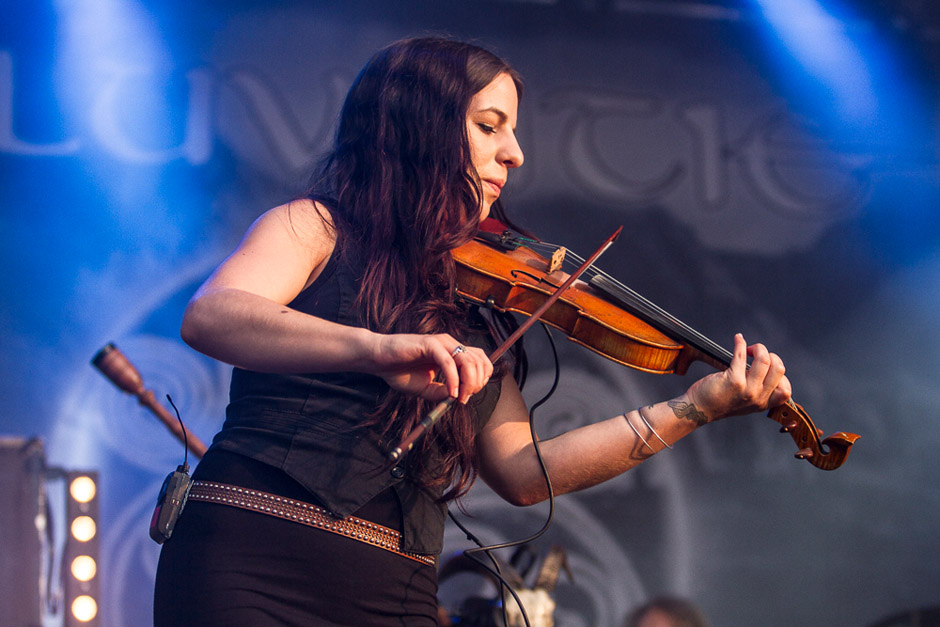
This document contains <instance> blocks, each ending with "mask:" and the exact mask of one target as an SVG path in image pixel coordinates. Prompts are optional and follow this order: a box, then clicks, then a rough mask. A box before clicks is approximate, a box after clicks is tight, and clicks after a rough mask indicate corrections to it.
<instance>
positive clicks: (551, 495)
mask: <svg viewBox="0 0 940 627" xmlns="http://www.w3.org/2000/svg"><path fill="white" fill-rule="evenodd" d="M539 324H540V325H541V326H542V329H543V330H544V331H545V334H546V335H547V336H548V343H549V346H550V347H551V349H552V356H553V358H554V363H555V378H554V380H553V381H552V387H551V389H550V390H549V391H548V392H547V393H546V394H545V395H544V396H543V397H542V398H540V399H539V400H538V401H536V402H535V403H533V404H532V407H531V408H530V409H529V433H530V434H531V436H532V445H533V447H534V449H535V455H536V457H537V458H538V460H539V467H540V468H541V470H542V476H543V477H544V478H545V487H546V489H547V491H548V517H547V518H546V520H545V523H544V524H543V525H542V528H541V529H539V530H538V531H537V532H535V533H534V534H533V535H531V536H530V537H528V538H524V539H522V540H513V541H510V542H504V543H502V544H493V545H489V546H483V544H482V543H481V542H480V540H479V539H477V538H476V537H475V536H473V534H471V533H470V532H469V531H468V530H467V528H466V527H465V526H464V525H462V524H461V523H460V521H458V520H457V518H456V517H455V516H454V514H453V512H451V511H450V510H449V509H448V510H447V514H448V516H449V517H450V519H451V520H453V521H454V523H455V524H456V525H457V526H458V527H459V528H460V530H461V531H463V532H464V534H466V536H467V539H468V540H470V541H471V542H473V543H474V544H476V545H477V548H475V549H466V550H465V551H464V552H463V554H464V555H465V556H466V557H468V558H469V559H472V560H473V561H474V562H476V563H477V564H479V565H480V567H482V568H483V569H484V570H486V571H487V572H489V573H490V574H492V575H493V576H494V577H496V579H497V580H498V581H499V582H500V601H501V603H502V607H503V622H504V624H508V622H509V620H508V617H507V615H506V603H505V590H507V589H508V590H509V592H510V594H511V595H512V597H513V599H515V601H516V603H517V604H518V605H519V609H520V611H521V612H522V619H523V621H525V624H526V627H530V623H529V617H528V615H527V614H526V611H525V607H523V605H522V602H521V601H520V599H519V596H518V595H517V594H516V592H515V590H513V589H512V586H510V585H509V583H508V582H507V581H506V579H505V578H504V577H503V576H502V574H501V572H500V570H499V562H498V561H497V560H496V558H495V557H494V556H493V555H492V553H491V552H492V551H495V550H497V549H505V548H510V547H514V546H520V545H523V544H527V543H529V542H534V541H535V540H537V539H538V538H540V537H541V536H542V535H544V534H545V532H546V531H548V528H549V527H550V526H551V524H552V520H553V518H554V516H555V492H554V489H553V488H552V480H551V477H550V476H549V474H548V467H547V466H546V465H545V460H544V458H543V457H542V450H541V447H540V446H539V438H538V434H537V433H536V431H535V410H536V409H538V408H539V407H541V406H542V405H544V404H545V403H546V402H548V400H549V399H550V398H551V397H552V396H553V395H554V394H555V390H557V389H558V382H559V381H560V380H561V361H560V360H559V359H558V350H557V348H556V346H555V340H554V338H553V337H552V334H551V330H550V329H549V327H548V325H546V324H545V323H544V322H540V323H539ZM477 553H484V554H485V555H486V556H487V557H488V558H489V560H490V561H491V562H493V564H494V566H495V569H493V568H490V567H489V566H488V565H487V564H486V563H485V561H484V560H483V559H482V558H480V557H479V556H477Z"/></svg>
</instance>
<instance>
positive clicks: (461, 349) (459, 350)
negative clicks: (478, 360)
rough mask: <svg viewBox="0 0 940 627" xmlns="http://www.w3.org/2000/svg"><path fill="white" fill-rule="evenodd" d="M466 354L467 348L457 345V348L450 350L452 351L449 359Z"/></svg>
mask: <svg viewBox="0 0 940 627" xmlns="http://www.w3.org/2000/svg"><path fill="white" fill-rule="evenodd" d="M466 352H467V347H466V346H464V345H463V344H458V345H457V348H455V349H454V350H452V351H451V352H450V356H451V357H456V356H457V355H459V354H460V353H466Z"/></svg>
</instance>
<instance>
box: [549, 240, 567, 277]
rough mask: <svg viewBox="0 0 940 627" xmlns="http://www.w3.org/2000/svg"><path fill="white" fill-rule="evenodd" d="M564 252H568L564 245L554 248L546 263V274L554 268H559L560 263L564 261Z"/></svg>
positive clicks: (554, 269) (553, 270)
mask: <svg viewBox="0 0 940 627" xmlns="http://www.w3.org/2000/svg"><path fill="white" fill-rule="evenodd" d="M566 254H568V251H567V250H566V249H565V247H564V246H559V247H558V248H557V249H555V252H553V253H552V259H551V261H549V263H548V274H551V273H552V272H555V271H556V270H561V264H562V263H564V261H565V255H566Z"/></svg>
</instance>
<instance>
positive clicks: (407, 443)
mask: <svg viewBox="0 0 940 627" xmlns="http://www.w3.org/2000/svg"><path fill="white" fill-rule="evenodd" d="M622 230H623V227H622V226H620V227H618V228H617V230H616V231H614V232H613V234H612V235H611V236H610V237H608V238H607V239H606V240H605V241H604V243H603V244H601V245H600V247H599V248H598V249H597V250H596V251H594V254H592V255H591V256H590V257H588V258H587V260H586V261H585V262H584V263H582V264H581V266H580V267H579V268H578V269H577V270H575V271H574V272H573V273H572V274H571V275H570V276H569V277H568V278H567V279H566V280H565V282H564V283H562V284H561V285H560V286H559V287H558V289H556V290H555V291H554V292H552V294H551V295H550V296H549V297H548V298H547V299H545V302H544V303H542V304H541V305H539V307H538V309H536V310H535V311H534V312H532V315H531V316H530V317H529V318H527V319H526V320H525V321H524V322H523V323H522V324H521V325H519V328H517V329H516V330H515V331H514V332H513V333H512V335H510V336H509V337H507V338H506V339H505V340H504V341H503V343H502V344H500V345H499V346H498V347H497V348H496V350H494V351H493V352H492V353H490V356H489V358H490V361H491V362H493V363H494V364H495V363H496V360H498V359H499V358H500V357H502V356H503V355H504V354H505V353H506V351H508V350H509V349H510V348H512V345H513V344H515V343H516V342H517V341H518V340H519V338H520V337H522V335H523V334H524V333H525V332H526V331H528V330H529V328H530V327H531V326H532V325H533V324H535V323H536V322H538V320H539V318H541V317H542V314H544V313H545V312H546V311H547V310H548V308H549V307H551V306H552V304H554V302H555V301H556V300H558V299H559V298H560V297H561V295H562V294H564V293H565V291H566V290H567V289H568V288H569V287H571V285H572V284H573V283H574V282H575V281H577V280H578V278H579V277H580V276H581V275H582V274H584V272H585V271H586V270H587V269H588V268H590V267H591V266H592V265H593V264H594V262H595V261H597V259H598V257H600V256H601V255H602V254H603V253H604V252H605V251H606V250H607V249H608V248H610V246H611V245H612V244H613V243H614V242H615V241H617V238H618V237H620V232H621V231H622ZM453 404H454V399H453V398H452V397H447V398H446V399H444V400H443V401H441V402H440V403H438V404H437V406H436V407H435V408H434V409H432V410H431V411H430V412H428V414H427V415H426V416H425V417H424V419H423V420H422V421H421V422H420V423H418V425H417V426H416V427H415V428H414V429H412V431H411V433H409V434H408V435H407V436H406V437H405V439H403V440H402V441H401V443H400V444H399V445H398V446H396V447H395V448H393V449H392V450H391V451H389V453H388V458H389V460H391V461H393V462H397V461H398V460H400V459H401V458H402V457H403V456H404V455H405V453H407V452H408V451H410V450H411V449H412V448H413V447H414V445H415V443H416V442H417V441H418V440H419V439H420V438H421V436H423V435H424V434H425V433H426V432H427V430H428V429H430V428H431V427H432V426H434V424H435V423H436V422H437V421H438V420H440V418H441V416H443V415H444V412H446V411H447V410H448V408H450V406H451V405H453Z"/></svg>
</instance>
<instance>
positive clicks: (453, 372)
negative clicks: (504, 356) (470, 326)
mask: <svg viewBox="0 0 940 627" xmlns="http://www.w3.org/2000/svg"><path fill="white" fill-rule="evenodd" d="M376 338H377V339H376V342H375V346H374V348H373V352H372V362H373V368H371V372H372V374H375V375H376V376H379V377H381V378H382V379H384V380H385V382H386V383H388V385H389V386H391V387H392V388H393V389H395V390H398V391H400V392H405V393H408V394H416V395H418V396H421V397H422V398H425V399H427V400H429V401H433V402H439V401H442V400H444V399H446V398H448V397H450V398H454V399H456V400H457V401H458V402H460V403H466V402H467V401H468V400H469V399H470V397H471V396H473V395H474V394H476V393H477V392H479V391H480V390H482V389H483V386H484V385H486V382H487V381H489V379H490V376H491V375H492V374H493V364H492V362H490V359H489V357H487V355H486V353H485V352H484V351H483V350H482V349H479V348H474V347H473V346H463V345H462V344H461V343H460V342H458V341H457V340H456V339H454V338H453V337H452V336H450V335H448V334H446V333H440V334H436V335H419V334H408V333H396V334H389V335H377V336H376ZM458 347H459V348H460V350H458Z"/></svg>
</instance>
